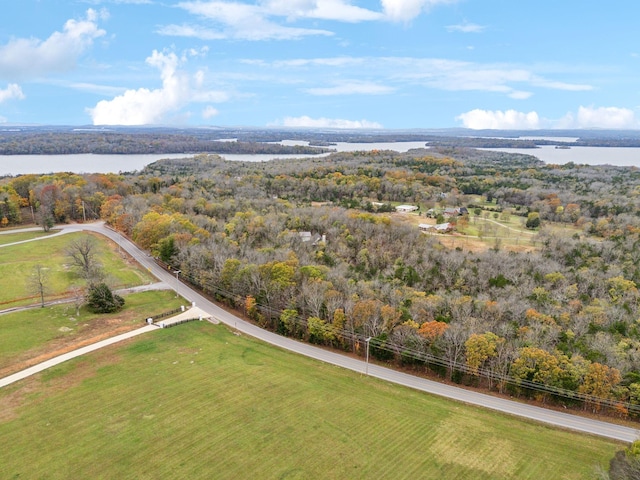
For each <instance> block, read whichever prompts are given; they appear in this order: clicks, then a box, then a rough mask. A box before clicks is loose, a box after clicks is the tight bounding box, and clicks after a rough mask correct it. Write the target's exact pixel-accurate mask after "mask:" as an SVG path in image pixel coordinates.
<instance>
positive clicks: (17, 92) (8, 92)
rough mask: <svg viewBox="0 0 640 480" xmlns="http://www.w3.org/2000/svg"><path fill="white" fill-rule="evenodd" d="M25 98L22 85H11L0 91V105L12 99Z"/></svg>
mask: <svg viewBox="0 0 640 480" xmlns="http://www.w3.org/2000/svg"><path fill="white" fill-rule="evenodd" d="M24 98H25V96H24V93H22V89H21V88H20V85H18V84H16V83H10V84H9V85H8V86H7V88H5V89H4V90H0V103H2V102H5V101H7V100H12V99H18V100H22V99H24Z"/></svg>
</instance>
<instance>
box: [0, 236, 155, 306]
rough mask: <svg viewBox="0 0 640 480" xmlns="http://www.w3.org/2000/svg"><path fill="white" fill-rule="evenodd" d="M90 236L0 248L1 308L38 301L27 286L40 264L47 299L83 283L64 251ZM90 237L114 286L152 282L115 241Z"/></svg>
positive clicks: (54, 239) (100, 237)
mask: <svg viewBox="0 0 640 480" xmlns="http://www.w3.org/2000/svg"><path fill="white" fill-rule="evenodd" d="M13 235H14V234H9V235H4V236H3V235H0V240H2V241H3V242H4V241H5V240H7V237H12V236H13ZM15 235H19V237H17V238H20V239H21V240H26V239H29V238H35V237H36V236H37V232H27V233H22V234H19V233H16V234H15ZM87 235H90V234H88V233H71V234H66V235H60V236H52V237H51V238H44V239H42V240H39V241H33V242H28V243H22V244H18V245H7V246H5V247H2V248H0V309H5V308H9V307H14V306H18V305H27V304H31V303H37V302H38V298H36V297H37V296H36V297H34V294H33V292H30V291H29V287H28V283H29V278H30V277H31V276H32V275H33V273H34V268H35V267H36V265H41V266H42V267H43V269H44V270H45V272H46V278H47V289H46V290H47V299H51V298H54V297H56V296H61V295H64V294H65V292H68V290H69V289H70V288H71V287H72V286H73V285H81V284H83V282H82V280H81V279H80V278H79V277H78V274H77V272H76V271H75V270H74V269H73V268H72V267H71V265H70V260H69V257H68V256H67V254H66V252H65V250H66V248H67V246H68V245H69V243H70V242H71V241H73V240H74V239H78V238H82V237H83V236H87ZM91 237H92V238H93V239H94V240H95V253H96V257H97V258H98V259H99V261H100V263H101V264H102V267H103V269H104V272H105V274H106V276H107V278H108V279H110V280H109V281H110V283H111V284H112V285H113V286H114V287H116V288H117V287H118V286H119V287H124V286H128V287H130V286H134V285H142V284H145V283H149V282H151V281H152V280H153V279H152V277H151V276H150V275H149V274H148V273H147V272H146V271H145V270H144V269H141V268H140V267H139V266H138V265H137V264H135V263H133V262H131V261H130V260H129V259H128V257H127V256H126V255H124V254H121V253H120V251H119V250H118V248H117V247H116V246H115V245H114V244H113V243H112V242H110V241H109V240H107V239H106V238H104V237H102V236H98V235H93V236H91ZM14 241H18V240H14Z"/></svg>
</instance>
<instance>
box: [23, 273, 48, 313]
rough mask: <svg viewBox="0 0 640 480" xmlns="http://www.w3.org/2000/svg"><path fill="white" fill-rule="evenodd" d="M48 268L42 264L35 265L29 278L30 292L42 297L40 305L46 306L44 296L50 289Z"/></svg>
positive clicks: (28, 286)
mask: <svg viewBox="0 0 640 480" xmlns="http://www.w3.org/2000/svg"><path fill="white" fill-rule="evenodd" d="M47 270H48V269H47V268H46V267H43V266H42V265H40V264H37V265H35V266H34V267H33V271H32V272H31V276H30V277H29V278H28V279H27V288H28V290H29V293H31V294H33V295H38V296H39V297H40V306H41V307H42V308H44V297H45V295H46V294H47V293H48V291H49V275H48V273H47Z"/></svg>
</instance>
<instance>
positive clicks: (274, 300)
mask: <svg viewBox="0 0 640 480" xmlns="http://www.w3.org/2000/svg"><path fill="white" fill-rule="evenodd" d="M2 195H4V197H0V200H2V198H4V203H5V204H6V205H11V204H16V205H17V206H18V211H20V207H22V208H25V209H26V208H30V207H33V208H34V210H35V214H36V216H37V218H38V219H39V221H40V222H41V223H43V224H44V222H45V221H46V219H50V221H51V222H58V221H77V220H82V219H83V218H84V217H85V216H86V218H87V219H89V218H95V217H97V216H99V217H100V218H102V219H104V220H105V221H107V222H108V223H109V224H110V225H112V226H113V227H114V228H117V229H119V230H121V231H122V232H123V233H125V234H127V235H129V236H131V237H132V238H133V239H134V240H135V241H136V242H137V243H138V244H139V245H140V246H142V247H143V248H146V249H149V250H150V251H151V252H152V253H153V255H154V256H156V257H158V258H159V259H160V260H162V261H163V262H166V263H167V264H169V265H171V266H172V267H175V268H178V269H180V270H181V272H182V273H181V275H182V276H183V277H184V278H185V279H188V280H189V281H190V282H192V283H193V284H194V285H196V286H198V287H199V288H201V289H202V290H203V291H205V292H207V293H208V294H210V295H211V296H213V297H215V298H217V299H218V300H219V301H222V302H226V303H227V304H229V305H230V306H233V307H234V308H238V309H240V310H242V311H244V312H245V313H246V315H248V316H249V317H251V318H252V319H253V320H254V321H255V322H257V323H259V324H260V325H262V326H264V327H266V328H271V329H273V330H274V331H277V332H279V333H281V334H283V335H290V336H294V337H297V338H301V339H305V340H307V341H310V342H314V343H318V344H324V345H328V346H333V347H335V348H340V349H344V350H348V351H352V352H356V353H359V354H364V353H365V351H366V348H367V344H368V347H369V348H370V353H371V355H372V356H373V357H375V358H378V359H380V360H384V361H388V362H397V363H398V364H401V365H403V366H405V367H407V368H415V369H425V368H426V369H429V370H432V371H434V372H436V373H438V374H441V375H443V376H446V377H447V378H449V379H451V380H453V381H457V382H463V383H470V384H476V385H483V386H486V387H487V388H493V389H498V390H500V391H506V390H508V391H510V392H511V393H512V394H514V395H524V396H532V397H535V398H538V399H540V400H544V401H557V402H562V403H563V404H565V405H575V406H584V407H585V408H593V409H595V410H598V409H601V408H604V407H607V408H612V409H615V410H616V411H617V412H618V413H620V414H622V415H626V414H632V415H635V414H636V413H637V411H638V406H640V374H639V373H638V372H640V324H639V323H638V318H640V311H639V310H640V308H639V307H640V305H639V301H640V293H639V291H638V288H637V285H638V282H640V262H639V260H640V257H639V254H638V251H640V250H639V249H638V246H639V245H640V214H639V213H640V175H639V174H638V172H637V171H636V170H635V169H632V168H621V167H611V166H586V165H566V166H562V167H559V166H547V165H544V164H542V163H540V162H539V161H537V160H536V159H535V158H533V157H529V156H514V155H507V154H498V153H494V152H484V151H475V150H470V149H456V148H443V149H429V150H419V151H412V152H408V153H406V154H399V153H396V152H392V151H379V152H371V153H364V152H351V153H340V154H332V155H330V156H328V157H326V158H314V159H300V160H297V161H295V162H292V161H273V162H264V163H250V162H247V163H243V162H226V161H223V160H222V159H220V158H219V157H217V156H215V155H199V156H196V157H195V158H192V159H181V160H163V161H160V162H156V163H154V164H152V165H150V166H148V167H147V168H146V169H144V170H143V171H142V172H140V173H137V174H130V175H82V176H79V175H72V174H58V175H51V176H22V177H17V178H12V179H6V181H5V182H4V184H3V185H2ZM479 195H481V196H482V199H483V201H486V200H487V199H489V200H491V202H492V203H491V205H492V206H493V207H492V208H494V209H495V210H496V211H500V212H501V213H505V212H510V214H513V215H523V216H526V215H528V214H530V213H537V214H538V215H539V217H540V218H541V219H542V227H541V231H540V232H539V234H538V235H537V236H535V237H534V241H533V244H532V246H533V247H535V248H534V249H532V250H531V251H528V252H526V253H518V252H516V251H512V250H509V249H506V248H501V247H500V246H498V245H495V246H493V247H492V248H488V249H486V250H485V251H479V252H478V251H476V252H469V251H465V250H464V248H462V247H458V248H456V249H447V248H445V247H443V246H442V245H441V244H440V242H439V241H438V237H436V236H428V235H424V234H422V233H421V232H420V231H419V230H418V229H417V227H415V226H412V225H408V224H406V223H401V222H397V221H396V218H395V217H394V215H389V214H382V213H377V212H376V211H375V209H371V208H369V207H370V206H371V205H372V203H373V202H378V203H383V204H389V203H394V202H397V203H411V204H416V205H420V206H421V209H422V211H426V210H427V209H428V208H432V207H436V206H437V207H445V206H462V205H464V206H467V205H472V204H474V202H477V201H478V196H479ZM0 205H2V203H1V202H0ZM367 209H368V210H372V211H366V210H367ZM462 220H464V219H462ZM462 220H461V221H462ZM12 222H13V220H9V218H8V217H7V222H6V223H7V224H10V223H12ZM552 223H553V225H554V228H555V229H551V228H550V227H551V224H552ZM563 224H566V225H567V226H569V225H570V226H571V229H570V233H568V234H566V233H562V229H561V228H560V227H561V226H562V225H563ZM545 225H546V226H547V227H545ZM568 230H569V229H568V228H567V229H566V230H565V231H568ZM557 232H561V233H560V234H559V233H557Z"/></svg>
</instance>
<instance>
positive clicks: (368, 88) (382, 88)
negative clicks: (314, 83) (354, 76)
mask: <svg viewBox="0 0 640 480" xmlns="http://www.w3.org/2000/svg"><path fill="white" fill-rule="evenodd" d="M304 91H305V92H307V93H309V94H311V95H318V96H329V95H384V94H388V93H392V92H394V91H395V89H394V88H392V87H388V86H386V85H379V84H377V83H370V82H345V83H342V84H340V85H335V86H333V87H318V88H307V89H305V90H304Z"/></svg>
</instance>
